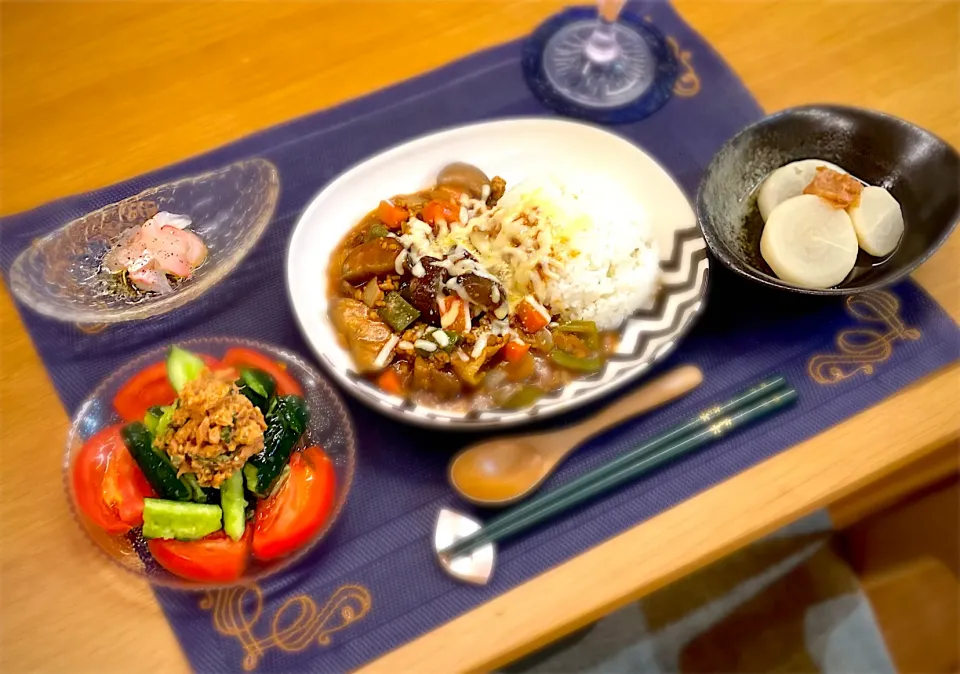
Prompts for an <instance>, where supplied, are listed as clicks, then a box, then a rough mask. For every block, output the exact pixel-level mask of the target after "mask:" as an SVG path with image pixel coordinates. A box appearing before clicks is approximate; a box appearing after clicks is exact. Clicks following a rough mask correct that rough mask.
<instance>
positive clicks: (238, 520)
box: [220, 470, 247, 541]
mask: <svg viewBox="0 0 960 674" xmlns="http://www.w3.org/2000/svg"><path fill="white" fill-rule="evenodd" d="M220 507H221V508H222V509H223V530H224V532H226V534H227V536H229V537H230V538H232V539H233V540H235V541H239V540H240V539H241V538H243V530H244V528H245V527H246V523H245V522H244V520H245V519H246V513H245V510H246V507H247V501H246V499H245V498H243V475H242V473H241V472H240V471H239V470H238V471H237V472H236V473H234V474H233V475H231V476H230V477H229V478H227V481H226V482H224V483H223V484H221V485H220Z"/></svg>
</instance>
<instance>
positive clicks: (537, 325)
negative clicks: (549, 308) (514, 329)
mask: <svg viewBox="0 0 960 674" xmlns="http://www.w3.org/2000/svg"><path fill="white" fill-rule="evenodd" d="M538 307H539V303H538V302H537V301H536V300H535V299H533V298H532V297H524V298H523V299H522V300H521V301H520V304H519V305H517V316H518V317H519V318H520V323H521V324H523V329H524V330H525V331H527V332H528V333H530V334H531V335H532V334H533V333H535V332H539V331H540V330H543V329H544V328H545V327H547V325H548V324H549V323H550V319H549V317H547V316H544V313H545V311H541V308H538Z"/></svg>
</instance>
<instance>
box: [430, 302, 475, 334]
mask: <svg viewBox="0 0 960 674" xmlns="http://www.w3.org/2000/svg"><path fill="white" fill-rule="evenodd" d="M454 305H456V307H457V308H456V311H454ZM437 306H438V307H439V308H440V327H441V328H443V329H444V330H451V331H453V332H459V333H464V332H469V329H468V328H469V327H472V325H471V326H468V325H467V318H468V315H467V312H468V311H470V307H469V305H468V304H467V303H466V302H464V301H463V300H462V299H460V298H459V297H452V296H449V295H444V296H442V297H439V298H438V299H437ZM448 314H449V315H451V316H453V318H452V321H451V322H449V323H447V322H446V320H448V319H446V316H447V315H448Z"/></svg>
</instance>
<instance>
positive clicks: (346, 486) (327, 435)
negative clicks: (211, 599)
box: [63, 337, 356, 589]
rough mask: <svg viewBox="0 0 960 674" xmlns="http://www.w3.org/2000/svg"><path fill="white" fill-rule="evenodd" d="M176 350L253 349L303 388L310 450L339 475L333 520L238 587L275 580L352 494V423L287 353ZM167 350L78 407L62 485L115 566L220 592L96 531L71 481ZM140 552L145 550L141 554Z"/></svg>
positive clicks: (206, 343) (227, 342)
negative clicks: (134, 383) (130, 392)
mask: <svg viewBox="0 0 960 674" xmlns="http://www.w3.org/2000/svg"><path fill="white" fill-rule="evenodd" d="M178 346H182V347H183V348H185V349H189V350H191V351H195V352H197V353H204V354H209V355H211V356H215V357H217V358H220V357H222V356H223V354H224V353H225V352H226V351H227V349H229V348H231V347H244V348H249V349H255V350H257V351H259V352H261V353H264V354H266V355H268V356H270V357H271V358H273V359H274V360H277V361H279V362H281V363H284V364H285V365H286V366H287V372H289V373H290V375H291V376H293V377H294V378H295V379H296V380H297V381H298V382H300V385H301V386H303V391H304V397H305V399H306V401H307V404H308V405H309V407H310V424H309V426H308V428H307V431H306V434H305V439H306V440H307V442H308V443H309V445H320V446H321V447H323V450H324V451H325V452H326V454H327V456H329V457H330V460H331V461H332V462H333V465H334V472H335V473H336V495H335V497H334V504H333V510H332V511H331V513H330V517H329V518H328V519H327V522H326V523H325V524H324V526H323V528H322V529H321V530H320V531H319V532H318V533H317V535H316V536H315V537H314V538H313V539H312V540H311V541H310V542H308V543H307V544H306V545H304V546H303V547H302V548H300V549H299V550H297V551H296V552H295V553H293V554H291V555H290V556H288V557H285V558H282V559H279V560H277V561H275V562H272V563H270V564H262V563H259V562H255V561H253V560H251V566H250V567H249V568H248V570H247V573H246V574H245V575H244V576H243V577H242V578H240V579H239V580H238V581H236V582H237V583H242V582H247V581H252V580H259V579H262V578H265V577H267V576H270V575H273V574H275V573H277V572H278V571H281V570H282V569H285V568H287V567H289V566H290V565H292V564H294V563H295V562H296V561H297V560H299V559H301V558H302V557H303V556H304V555H306V554H307V553H308V552H310V550H312V549H313V548H314V547H316V545H317V544H318V543H319V542H320V541H321V540H323V538H324V537H325V536H326V535H327V533H328V532H329V531H330V529H331V528H332V527H333V525H334V523H335V522H336V520H337V518H338V516H339V514H340V511H341V510H342V509H343V505H344V503H345V502H346V500H347V494H348V493H349V491H350V485H351V483H352V482H353V472H354V468H355V465H356V436H355V433H354V428H353V422H352V421H351V420H350V417H349V415H348V413H347V409H346V407H345V406H344V404H343V402H342V401H341V400H340V396H339V395H338V394H337V392H336V391H334V389H333V387H332V386H330V385H329V384H328V383H327V382H326V381H325V380H324V379H323V378H322V377H321V376H320V375H319V374H318V373H317V371H316V370H315V369H314V368H313V367H312V366H310V365H308V364H307V363H305V362H304V361H303V360H301V359H300V357H299V356H296V355H294V354H293V353H291V352H289V351H286V350H284V349H281V348H278V347H275V346H270V345H268V344H262V343H259V342H255V341H251V340H246V339H236V338H229V337H214V338H204V339H192V340H189V341H185V342H180V343H179V344H178ZM167 348H168V347H167V346H163V347H160V348H156V349H153V350H151V351H149V352H147V353H145V354H143V355H142V356H140V357H138V358H135V359H134V360H132V361H130V362H129V363H127V364H126V365H125V366H123V367H122V368H120V369H119V370H117V371H116V372H114V373H113V374H112V375H110V376H109V377H107V379H106V380H104V381H103V383H101V384H100V385H99V386H98V387H97V388H96V390H95V391H94V392H93V393H92V394H90V396H89V397H88V398H87V399H86V400H85V401H84V403H83V404H82V405H81V406H80V411H79V412H77V414H76V416H75V417H74V419H73V423H72V425H71V427H70V432H69V433H68V435H67V449H66V453H65V454H64V459H63V484H64V488H65V490H66V494H67V501H68V503H69V505H70V509H71V511H72V512H73V516H74V519H76V521H77V523H78V524H79V525H80V527H81V528H82V529H83V530H84V531H85V532H86V533H87V536H88V537H89V539H90V541H91V543H93V545H94V546H96V547H97V548H99V549H100V550H101V551H102V552H103V553H104V554H105V555H106V556H107V558H108V559H110V561H111V562H113V563H114V564H115V565H118V566H119V567H120V568H122V569H125V570H126V571H129V572H131V573H134V574H136V575H138V576H141V577H143V578H146V579H147V580H148V581H150V582H151V583H154V584H157V585H163V586H167V587H176V588H187V589H209V588H213V587H218V585H216V584H204V583H197V582H194V581H189V580H185V579H183V578H179V577H177V576H174V575H173V574H171V573H169V572H167V571H166V570H164V569H163V568H161V567H159V566H158V565H157V564H156V563H155V562H153V561H152V559H151V558H150V557H149V552H147V551H146V546H145V545H143V544H142V538H140V537H139V536H137V535H134V534H132V533H131V534H121V535H119V536H116V535H111V534H108V533H107V532H105V531H104V530H103V529H101V528H100V527H99V526H97V525H96V524H95V523H94V522H92V521H91V520H90V519H89V518H88V517H87V516H86V515H84V513H83V512H82V511H81V510H80V508H79V506H78V505H77V494H76V492H75V491H74V487H73V480H72V479H71V475H72V473H73V464H74V460H75V458H76V456H77V454H79V452H80V449H81V447H82V446H83V442H84V441H85V440H86V439H87V438H89V437H90V436H92V435H93V434H94V433H96V432H97V431H99V430H101V429H103V428H105V427H107V426H111V425H113V424H118V423H121V422H122V419H120V417H119V416H118V415H117V413H116V411H115V410H114V409H113V402H112V401H113V398H114V396H115V395H116V393H117V391H118V390H119V389H120V387H121V386H122V385H123V384H124V383H126V382H127V381H128V380H129V379H130V377H131V376H133V375H134V374H135V373H137V372H139V371H140V370H142V369H144V368H145V367H146V366H148V365H151V364H153V363H157V362H160V361H163V360H164V359H165V358H166V351H167ZM309 445H308V446H309ZM138 547H140V548H141V550H140V552H139V553H138V550H137V548H138ZM145 562H146V563H145Z"/></svg>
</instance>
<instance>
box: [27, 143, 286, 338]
mask: <svg viewBox="0 0 960 674" xmlns="http://www.w3.org/2000/svg"><path fill="white" fill-rule="evenodd" d="M279 194H280V182H279V178H278V177H277V169H276V167H275V166H274V165H273V164H271V163H270V162H268V161H266V160H263V159H248V160H246V161H239V162H236V163H233V164H230V165H229V166H227V167H226V168H222V169H217V170H216V171H210V172H209V173H204V174H202V175H199V176H195V177H193V178H184V179H182V180H177V181H175V182H170V183H166V184H164V185H160V186H158V187H152V188H150V189H148V190H145V191H143V192H141V193H140V194H137V195H136V196H132V197H130V198H128V199H124V200H123V201H118V202H116V203H113V204H110V205H109V206H104V207H103V208H101V209H99V210H96V211H93V212H92V213H88V214H87V215H84V216H83V217H81V218H77V219H76V220H73V221H72V222H69V223H67V224H66V225H64V226H63V227H61V228H60V229H58V230H56V231H55V232H52V233H50V234H48V235H47V236H45V237H43V238H42V239H37V240H36V241H34V242H33V243H32V244H31V246H30V247H29V248H27V249H26V250H25V251H23V252H22V253H21V254H20V255H19V256H18V257H17V259H16V260H15V261H14V263H13V266H12V267H11V268H10V287H11V289H12V290H13V294H14V295H16V297H17V299H19V300H20V301H21V302H23V303H24V304H25V305H27V306H28V307H30V308H31V309H33V310H34V311H36V312H37V313H40V314H43V315H44V316H49V317H50V318H55V319H57V320H61V321H67V322H73V323H84V324H104V323H119V322H122V321H133V320H139V319H143V318H149V317H151V316H158V315H160V314H164V313H166V312H168V311H171V310H173V309H176V308H177V307H181V306H183V305H184V304H186V303H187V302H189V301H191V300H194V299H196V298H197V297H199V296H200V295H202V294H203V293H204V292H206V291H207V290H209V289H210V288H211V287H213V285H214V284H216V283H217V282H218V281H220V279H222V278H223V277H224V276H226V275H227V274H228V273H230V271H231V270H233V268H234V267H236V266H237V264H238V263H239V262H240V260H242V259H243V258H244V257H245V256H246V254H247V253H249V252H250V250H251V249H252V248H253V246H254V244H256V243H257V241H258V240H259V239H260V236H261V235H262V234H263V232H264V230H265V229H266V227H267V223H269V222H270V218H272V217H273V212H274V210H275V209H276V206H277V197H278V195H279ZM159 211H168V212H170V213H178V214H182V215H188V216H190V218H191V219H192V220H193V224H192V225H191V226H190V229H191V230H192V231H193V232H195V233H196V234H197V235H198V236H200V238H201V239H203V242H204V243H205V244H206V245H207V249H208V251H209V254H208V256H207V260H206V261H205V262H204V263H203V264H202V265H200V267H198V268H197V270H196V271H195V272H194V273H193V276H191V277H190V278H189V279H187V280H186V281H183V282H182V283H180V284H178V285H177V286H176V288H175V289H174V291H173V292H172V293H168V294H166V295H157V294H138V295H134V294H133V293H130V294H121V293H118V292H116V290H115V288H116V286H115V281H113V280H112V279H111V278H110V274H108V273H107V272H103V271H101V270H100V261H101V260H102V259H103V256H104V254H105V253H106V252H107V250H109V249H110V247H111V246H112V245H113V242H115V241H116V240H117V237H119V236H120V233H121V232H123V231H124V230H125V229H127V228H128V227H131V226H133V225H139V224H143V223H144V222H146V220H147V219H148V218H150V217H152V216H153V215H154V214H155V213H157V212H159Z"/></svg>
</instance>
